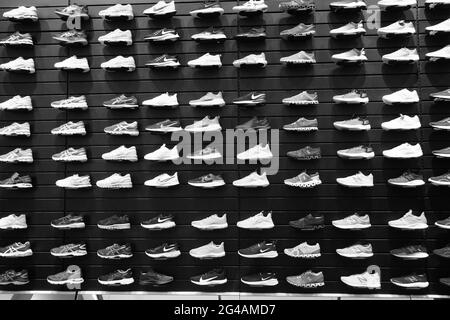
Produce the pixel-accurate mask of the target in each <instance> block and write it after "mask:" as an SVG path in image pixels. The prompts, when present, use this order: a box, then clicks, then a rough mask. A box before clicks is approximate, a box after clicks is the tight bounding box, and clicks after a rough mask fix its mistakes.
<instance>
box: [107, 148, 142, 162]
mask: <svg viewBox="0 0 450 320" xmlns="http://www.w3.org/2000/svg"><path fill="white" fill-rule="evenodd" d="M102 159H104V160H108V161H130V162H136V161H137V160H138V156H137V151H136V147H135V146H131V147H128V148H127V147H126V146H124V145H122V146H120V147H118V148H116V149H114V150H111V151H109V152H105V153H103V154H102Z"/></svg>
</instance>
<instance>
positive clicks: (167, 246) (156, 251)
mask: <svg viewBox="0 0 450 320" xmlns="http://www.w3.org/2000/svg"><path fill="white" fill-rule="evenodd" d="M145 254H146V255H147V256H148V257H150V258H152V259H161V260H164V259H172V258H176V257H179V256H180V255H181V251H180V248H179V247H178V244H177V243H163V244H162V245H159V246H157V247H155V248H151V249H147V250H145Z"/></svg>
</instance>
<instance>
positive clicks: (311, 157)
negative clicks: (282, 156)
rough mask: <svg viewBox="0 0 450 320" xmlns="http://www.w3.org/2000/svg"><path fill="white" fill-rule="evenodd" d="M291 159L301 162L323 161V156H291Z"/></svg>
mask: <svg viewBox="0 0 450 320" xmlns="http://www.w3.org/2000/svg"><path fill="white" fill-rule="evenodd" d="M288 157H289V158H291V159H295V160H299V161H307V160H317V159H321V158H322V156H305V157H296V156H289V155H288Z"/></svg>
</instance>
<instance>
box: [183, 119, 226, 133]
mask: <svg viewBox="0 0 450 320" xmlns="http://www.w3.org/2000/svg"><path fill="white" fill-rule="evenodd" d="M184 130H185V131H187V132H212V131H221V130H222V126H221V125H220V123H219V116H217V117H215V118H212V119H210V118H209V116H206V117H204V118H203V119H201V120H198V121H194V123H193V124H190V125H187V126H186V127H185V128H184Z"/></svg>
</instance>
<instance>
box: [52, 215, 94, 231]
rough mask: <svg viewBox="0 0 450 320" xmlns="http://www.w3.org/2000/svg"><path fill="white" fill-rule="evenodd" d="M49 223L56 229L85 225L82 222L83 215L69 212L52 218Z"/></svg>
mask: <svg viewBox="0 0 450 320" xmlns="http://www.w3.org/2000/svg"><path fill="white" fill-rule="evenodd" d="M50 225H51V226H52V227H53V228H56V229H82V228H84V227H85V226H86V225H85V224H84V220H83V216H80V215H77V214H71V213H69V214H68V215H66V216H64V217H62V218H58V219H55V220H53V221H52V222H51V223H50Z"/></svg>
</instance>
